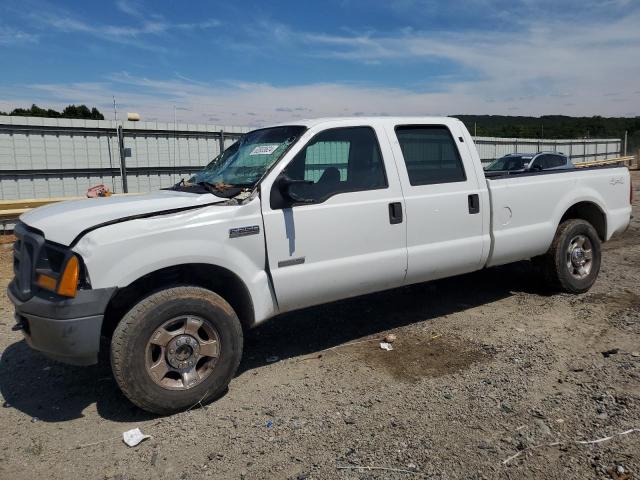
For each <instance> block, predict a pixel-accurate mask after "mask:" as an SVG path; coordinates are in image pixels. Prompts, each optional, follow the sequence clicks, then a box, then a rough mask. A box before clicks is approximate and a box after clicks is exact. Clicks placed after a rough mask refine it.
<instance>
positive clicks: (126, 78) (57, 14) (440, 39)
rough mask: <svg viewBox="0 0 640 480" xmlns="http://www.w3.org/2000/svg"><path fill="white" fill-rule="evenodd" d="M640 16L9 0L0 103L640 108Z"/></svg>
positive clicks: (248, 120) (527, 1)
mask: <svg viewBox="0 0 640 480" xmlns="http://www.w3.org/2000/svg"><path fill="white" fill-rule="evenodd" d="M639 25H640V1H638V0H600V1H593V0H584V1H577V0H576V1H574V0H555V1H552V0H512V1H507V0H463V1H455V0H451V1H447V2H443V1H436V0H387V1H382V0H381V1H378V0H324V1H318V2H312V1H285V0H275V1H269V2H264V1H242V0H238V1H235V2H229V1H224V2H222V1H220V2H213V1H210V2H207V1H190V2H176V1H171V2H170V1H157V0H156V1H151V0H146V1H143V0H115V1H102V2H94V1H58V2H47V1H44V0H27V1H24V0H23V1H13V0H3V2H2V5H0V60H1V62H2V63H1V64H2V65H3V69H2V76H1V77H0V110H8V109H11V108H13V107H15V106H28V105H30V104H31V103H33V102H36V103H38V104H39V105H41V106H51V107H54V108H60V107H61V106H64V105H66V104H68V103H86V104H88V105H91V106H93V105H95V106H98V108H100V109H101V110H102V111H103V112H104V113H105V114H106V113H109V115H108V116H109V117H110V116H111V113H110V112H111V101H112V100H111V99H112V96H115V97H116V100H117V102H118V106H119V110H121V111H122V112H126V111H136V112H139V113H140V114H141V116H142V119H143V120H148V121H173V117H174V109H175V115H176V116H177V117H178V120H179V121H183V122H199V123H214V124H235V125H260V124H265V123H269V122H274V121H286V120H288V119H295V118H299V117H317V116H323V115H363V114H386V115H391V114H409V115H424V114H455V113H476V114H485V113H486V114H512V115H540V114H568V115H596V114H599V115H627V116H632V115H640V82H639V81H638V78H640V53H638V52H640V27H639Z"/></svg>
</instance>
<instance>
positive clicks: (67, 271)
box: [36, 245, 81, 297]
mask: <svg viewBox="0 0 640 480" xmlns="http://www.w3.org/2000/svg"><path fill="white" fill-rule="evenodd" d="M80 275H81V265H80V260H79V259H78V256H77V255H75V254H73V253H71V252H69V251H65V250H63V249H61V248H59V247H55V246H50V245H45V248H43V249H42V256H41V258H40V259H39V260H38V268H37V269H36V284H37V285H38V286H39V287H40V288H44V289H45V290H49V291H52V292H55V293H57V294H58V295H62V296H64V297H75V296H76V292H77V291H78V284H79V283H80Z"/></svg>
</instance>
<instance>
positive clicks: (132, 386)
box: [111, 287, 243, 414]
mask: <svg viewBox="0 0 640 480" xmlns="http://www.w3.org/2000/svg"><path fill="white" fill-rule="evenodd" d="M242 341H243V339H242V327H241V326H240V322H239V320H238V317H237V316H236V314H235V312H234V311H233V309H232V308H231V306H230V305H229V304H228V303H227V302H226V301H225V300H224V299H223V298H222V297H220V296H219V295H217V294H215V293H213V292H211V291H209V290H206V289H203V288H199V287H175V288H168V289H166V290H162V291H160V292H157V293H154V294H152V295H150V296H149V297H147V298H145V299H143V300H142V301H140V303H138V304H137V305H135V306H134V307H133V308H132V309H131V310H130V311H129V312H128V313H127V314H126V315H125V316H124V318H123V319H122V321H121V322H120V323H119V324H118V326H117V327H116V329H115V331H114V334H113V340H112V343H111V366H112V369H113V374H114V376H115V378H116V381H117V382H118V385H119V386H120V389H121V390H122V392H123V393H124V394H125V395H126V397H127V398H128V399H129V400H131V401H132V402H133V403H134V404H136V405H137V406H139V407H140V408H142V409H144V410H147V411H150V412H154V413H160V414H167V413H173V412H176V411H180V410H184V409H186V408H189V407H191V406H193V405H196V404H197V403H199V402H206V401H208V400H211V399H214V398H216V397H217V396H219V395H220V394H221V393H222V392H223V391H224V390H225V389H226V387H227V385H228V384H229V382H230V381H231V379H232V378H233V375H234V374H235V372H236V370H237V368H238V364H239V363H240V359H241V357H242Z"/></svg>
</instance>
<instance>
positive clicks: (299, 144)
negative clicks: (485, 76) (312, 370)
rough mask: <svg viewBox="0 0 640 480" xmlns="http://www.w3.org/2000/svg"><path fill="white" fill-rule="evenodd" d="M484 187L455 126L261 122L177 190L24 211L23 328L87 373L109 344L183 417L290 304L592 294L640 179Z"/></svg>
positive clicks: (160, 408)
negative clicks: (507, 292) (489, 271)
mask: <svg viewBox="0 0 640 480" xmlns="http://www.w3.org/2000/svg"><path fill="white" fill-rule="evenodd" d="M487 177H488V178H487ZM487 177H485V173H484V172H483V169H482V165H481V163H480V158H479V157H478V153H477V152H476V149H475V147H474V144H473V140H472V138H471V136H470V135H469V132H468V131H467V130H466V128H465V127H464V125H463V124H462V123H461V122H460V121H458V120H456V119H453V118H391V117H388V118H351V119H318V120H310V121H295V122H292V123H291V124H283V125H277V126H273V127H270V128H262V129H259V130H255V131H252V132H249V133H247V134H245V135H244V136H243V137H242V138H241V139H240V140H239V141H238V142H236V143H235V144H234V145H233V146H231V147H229V148H228V149H227V150H226V151H225V152H224V153H222V154H221V155H220V156H218V157H217V158H216V159H214V160H213V161H212V162H211V163H210V164H209V165H207V166H206V167H205V168H204V169H203V170H202V171H200V172H199V173H197V174H195V175H194V176H193V177H192V178H190V179H188V180H183V181H180V182H179V183H178V184H176V185H174V186H173V187H170V188H166V189H164V190H160V191H158V192H155V193H150V194H146V195H140V196H119V197H110V198H93V199H87V200H80V201H69V202H63V203H57V204H52V205H49V206H46V207H41V208H38V209H35V210H33V211H30V212H28V213H26V214H24V215H22V217H21V221H20V223H19V224H17V225H16V227H15V235H16V242H15V246H14V249H15V251H14V271H15V278H14V279H13V281H12V282H11V284H10V285H9V289H8V294H9V297H10V298H11V300H12V302H13V303H14V305H15V311H16V313H15V315H16V320H17V325H16V328H18V329H21V330H22V331H23V332H24V336H25V338H26V341H27V342H28V343H29V345H30V346H31V347H32V348H34V349H35V350H39V351H41V352H43V353H44V354H46V355H48V356H49V357H52V358H54V359H58V360H60V361H63V362H67V363H71V364H80V365H88V364H93V363H96V362H97V359H98V351H99V348H100V345H101V342H100V338H101V336H104V337H106V338H109V339H110V340H111V343H110V350H111V351H110V354H111V365H112V369H113V374H114V376H115V378H116V380H117V382H118V385H119V386H120V388H121V389H122V391H123V392H124V394H125V395H126V396H127V397H128V398H129V399H130V400H131V401H132V402H133V403H135V404H136V405H138V406H140V407H141V408H143V409H145V410H149V411H152V412H157V413H169V412H174V411H178V410H180V409H185V408H187V407H190V406H192V405H194V404H195V403H197V402H199V401H206V400H207V399H212V398H215V397H216V396H218V395H220V393H221V392H223V391H224V389H225V388H226V386H227V385H228V384H229V382H230V381H231V379H232V377H233V376H234V373H235V371H236V369H237V367H238V364H239V362H240V358H241V356H242V349H243V330H244V329H247V328H251V327H253V326H255V325H257V324H259V323H261V322H264V321H265V320H267V319H269V318H271V317H274V316H276V315H278V314H280V313H283V312H287V311H291V310H295V309H300V308H303V307H308V306H311V305H317V304H322V303H324V302H331V301H334V300H338V299H342V298H346V297H352V296H356V295H362V294H366V293H370V292H375V291H380V290H385V289H390V288H394V287H400V286H402V285H408V284H412V283H417V282H424V281H428V280H433V279H437V278H442V277H447V276H452V275H458V274H463V273H466V272H471V271H474V270H479V269H481V268H484V267H491V266H494V265H501V264H506V263H509V262H515V261H519V260H524V259H533V260H534V263H537V264H538V266H539V267H540V269H541V271H542V272H543V273H544V275H545V276H546V278H547V280H548V282H549V284H550V285H553V286H554V287H556V288H557V289H559V290H563V291H566V292H572V293H580V292H585V291H586V290H588V289H589V288H590V287H591V285H592V284H593V283H594V281H595V279H596V277H597V275H598V271H599V268H600V261H601V242H604V241H607V240H609V239H610V238H611V236H612V235H614V234H616V233H617V232H621V231H623V230H624V229H625V228H626V227H627V226H628V224H629V221H630V214H631V204H630V203H631V201H630V195H631V193H630V192H632V188H631V182H630V177H629V172H628V170H627V169H626V168H623V167H612V168H595V167H594V168H581V169H575V168H572V169H567V170H555V171H548V172H545V171H544V170H543V171H538V172H519V173H509V172H502V173H500V172H499V173H498V174H497V175H495V176H491V174H489V173H487ZM479 288H481V287H479ZM398 310H399V311H400V312H401V311H402V305H398ZM103 343H104V342H103Z"/></svg>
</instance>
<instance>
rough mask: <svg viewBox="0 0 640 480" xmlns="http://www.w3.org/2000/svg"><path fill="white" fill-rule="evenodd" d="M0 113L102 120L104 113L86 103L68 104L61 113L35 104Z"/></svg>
mask: <svg viewBox="0 0 640 480" xmlns="http://www.w3.org/2000/svg"><path fill="white" fill-rule="evenodd" d="M0 115H16V116H21V117H45V118H83V119H88V120H104V115H102V113H100V111H99V110H98V109H97V108H96V107H93V108H92V109H91V110H89V107H87V106H86V105H78V106H76V105H69V106H67V107H66V108H65V109H64V110H63V111H62V113H60V112H58V111H56V110H53V109H51V108H49V109H46V110H45V109H44V108H40V107H38V106H37V105H36V104H33V105H31V108H14V109H13V110H12V111H11V112H10V113H6V112H0Z"/></svg>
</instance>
